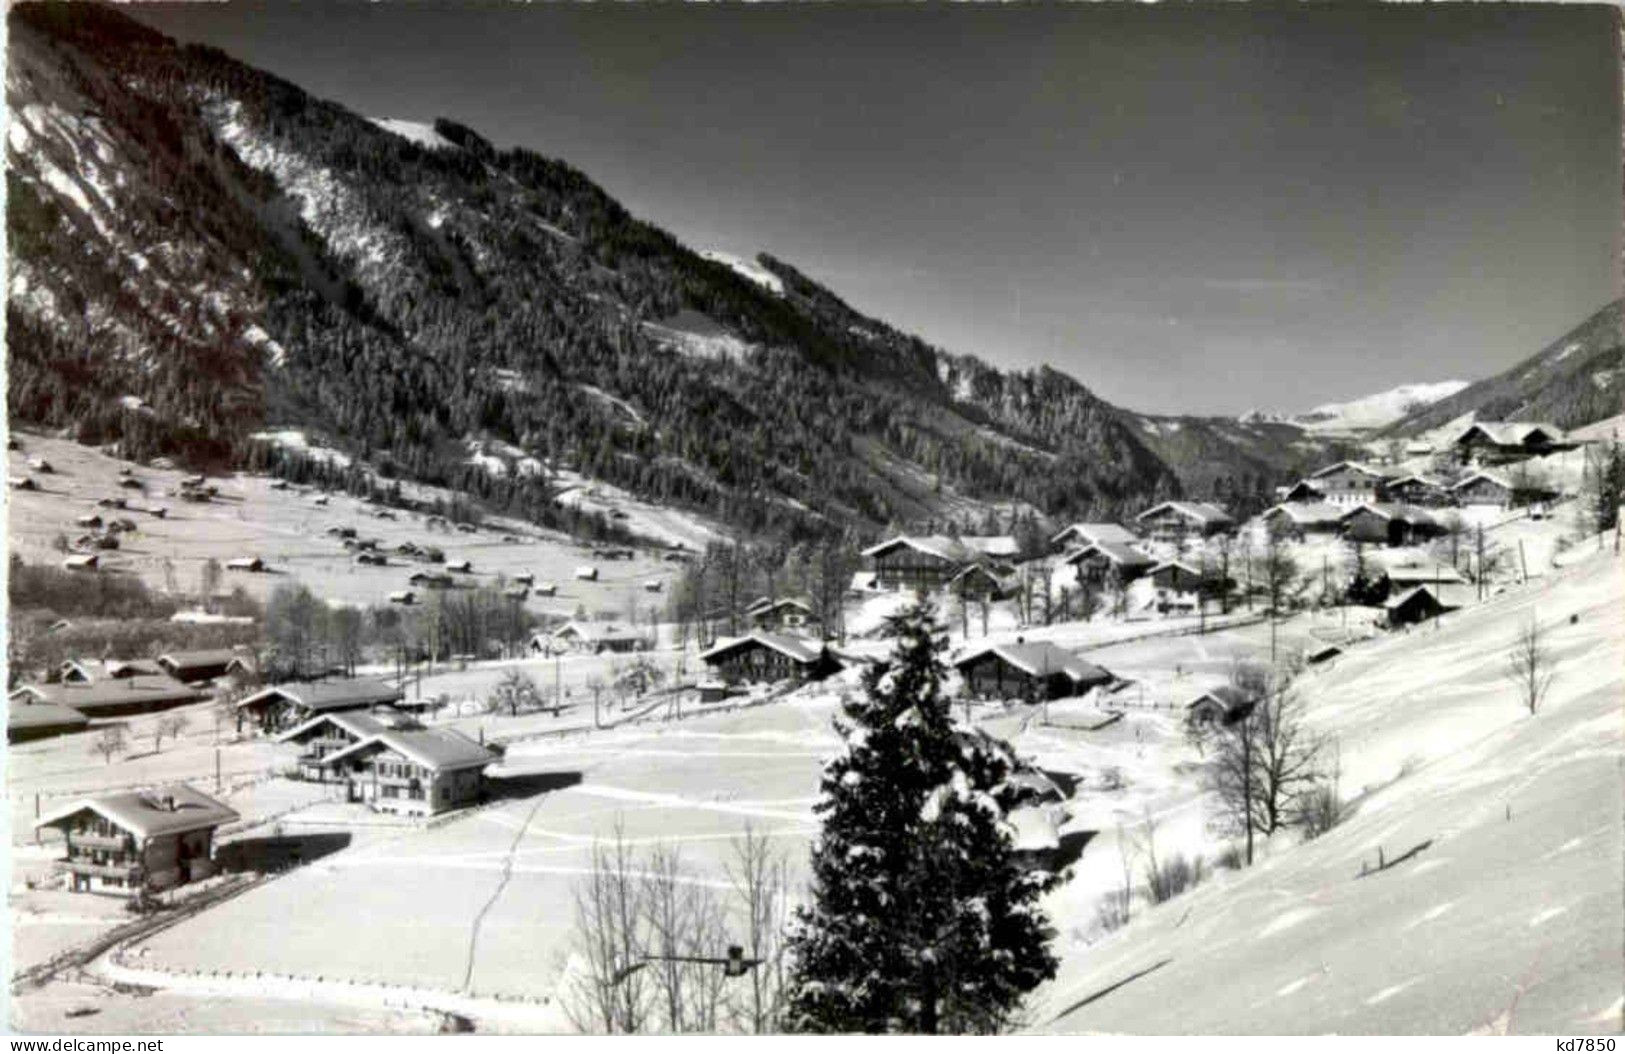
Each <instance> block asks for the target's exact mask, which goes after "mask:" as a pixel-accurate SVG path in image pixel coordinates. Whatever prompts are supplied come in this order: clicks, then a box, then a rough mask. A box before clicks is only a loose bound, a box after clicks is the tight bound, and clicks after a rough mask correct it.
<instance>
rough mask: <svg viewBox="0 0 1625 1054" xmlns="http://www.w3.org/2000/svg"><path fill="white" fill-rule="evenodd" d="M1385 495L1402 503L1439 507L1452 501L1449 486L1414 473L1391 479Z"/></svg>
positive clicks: (1384, 492) (1385, 489) (1392, 500)
mask: <svg viewBox="0 0 1625 1054" xmlns="http://www.w3.org/2000/svg"><path fill="white" fill-rule="evenodd" d="M1383 495H1384V497H1385V498H1387V500H1389V501H1391V502H1397V503H1399V504H1401V505H1423V506H1428V507H1437V506H1442V505H1449V504H1450V502H1451V494H1450V488H1449V487H1447V486H1445V485H1444V484H1443V483H1441V482H1439V481H1438V480H1436V479H1432V478H1430V477H1428V476H1418V475H1414V474H1413V475H1409V476H1400V477H1399V478H1398V479H1391V480H1389V481H1388V485H1387V486H1386V487H1385V488H1383Z"/></svg>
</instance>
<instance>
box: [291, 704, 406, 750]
mask: <svg viewBox="0 0 1625 1054" xmlns="http://www.w3.org/2000/svg"><path fill="white" fill-rule="evenodd" d="M415 724H416V722H414V721H413V720H412V719H411V718H410V717H408V716H407V715H406V714H404V713H402V712H401V711H399V710H397V709H395V708H394V707H393V706H388V705H379V706H374V707H372V708H370V709H367V710H340V711H338V712H336V713H327V714H317V715H316V716H315V717H313V718H311V719H310V720H309V721H306V722H304V723H303V724H300V725H298V726H297V727H294V728H290V729H288V731H286V732H284V733H282V734H281V735H279V736H277V737H276V738H277V742H279V743H299V742H303V741H304V740H306V739H309V738H310V737H311V736H312V735H313V734H315V733H318V732H320V731H321V730H322V729H324V728H338V729H343V730H344V731H346V732H348V733H350V734H351V735H352V736H355V737H356V738H357V739H366V738H367V737H368V736H375V735H378V734H379V733H380V732H386V731H388V730H389V729H392V728H401V727H405V726H412V725H415Z"/></svg>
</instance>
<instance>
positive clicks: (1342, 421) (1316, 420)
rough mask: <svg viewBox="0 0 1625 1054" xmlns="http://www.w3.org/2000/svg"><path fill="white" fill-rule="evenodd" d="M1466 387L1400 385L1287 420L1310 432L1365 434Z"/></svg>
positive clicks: (1462, 383) (1443, 383)
mask: <svg viewBox="0 0 1625 1054" xmlns="http://www.w3.org/2000/svg"><path fill="white" fill-rule="evenodd" d="M1467 384H1468V382H1467V381H1438V382H1435V383H1433V384H1402V385H1400V386H1399V387H1397V388H1390V389H1389V390H1388V391H1385V392H1378V393H1376V394H1375V395H1366V396H1362V397H1361V398H1358V399H1350V400H1349V401H1348V402H1343V403H1323V404H1322V405H1320V406H1317V407H1315V408H1314V409H1313V410H1310V411H1308V412H1307V413H1302V414H1296V415H1294V416H1292V417H1289V418H1287V420H1288V421H1289V422H1291V423H1292V424H1296V425H1298V426H1300V427H1302V428H1305V429H1308V430H1309V431H1312V432H1361V431H1368V430H1370V429H1374V428H1382V427H1384V426H1385V425H1390V424H1393V423H1394V422H1395V421H1397V420H1399V419H1400V418H1401V417H1404V416H1405V415H1406V414H1411V413H1415V412H1416V411H1417V410H1420V409H1423V408H1425V407H1428V406H1431V405H1433V404H1434V403H1436V402H1438V401H1439V400H1440V399H1447V398H1449V397H1450V396H1452V395H1455V394H1456V393H1457V392H1459V391H1461V390H1462V389H1463V388H1465V387H1467Z"/></svg>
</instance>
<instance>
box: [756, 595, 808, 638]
mask: <svg viewBox="0 0 1625 1054" xmlns="http://www.w3.org/2000/svg"><path fill="white" fill-rule="evenodd" d="M745 618H746V619H747V620H748V621H749V622H750V624H751V625H752V626H754V627H755V628H756V629H765V630H783V629H801V628H803V627H805V626H816V625H817V624H818V614H817V613H816V612H815V611H813V606H812V603H811V602H810V601H808V600H807V599H805V598H804V597H779V598H777V599H771V598H768V597H761V598H760V599H758V600H756V601H755V602H754V603H752V604H751V605H750V607H748V608H746V609H745Z"/></svg>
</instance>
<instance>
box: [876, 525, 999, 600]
mask: <svg viewBox="0 0 1625 1054" xmlns="http://www.w3.org/2000/svg"><path fill="white" fill-rule="evenodd" d="M861 555H862V556H863V558H864V559H865V560H867V561H869V564H870V566H871V568H872V569H873V571H874V577H875V582H876V584H877V585H878V586H879V587H880V588H882V589H912V590H917V591H924V592H933V591H935V590H938V589H941V588H942V587H943V586H944V585H946V584H947V583H948V581H949V580H950V579H952V578H953V577H954V575H956V574H958V573H959V571H960V569H961V568H963V567H964V566H965V565H966V564H967V563H971V562H972V560H973V556H972V551H971V550H970V549H969V548H968V547H967V546H965V545H963V544H961V543H960V542H959V540H958V539H955V538H949V537H947V536H946V535H940V534H933V535H900V536H898V537H896V538H890V539H887V540H886V541H884V542H881V543H880V544H878V545H872V546H870V547H869V548H867V549H865V550H863V552H862V554H861Z"/></svg>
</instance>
